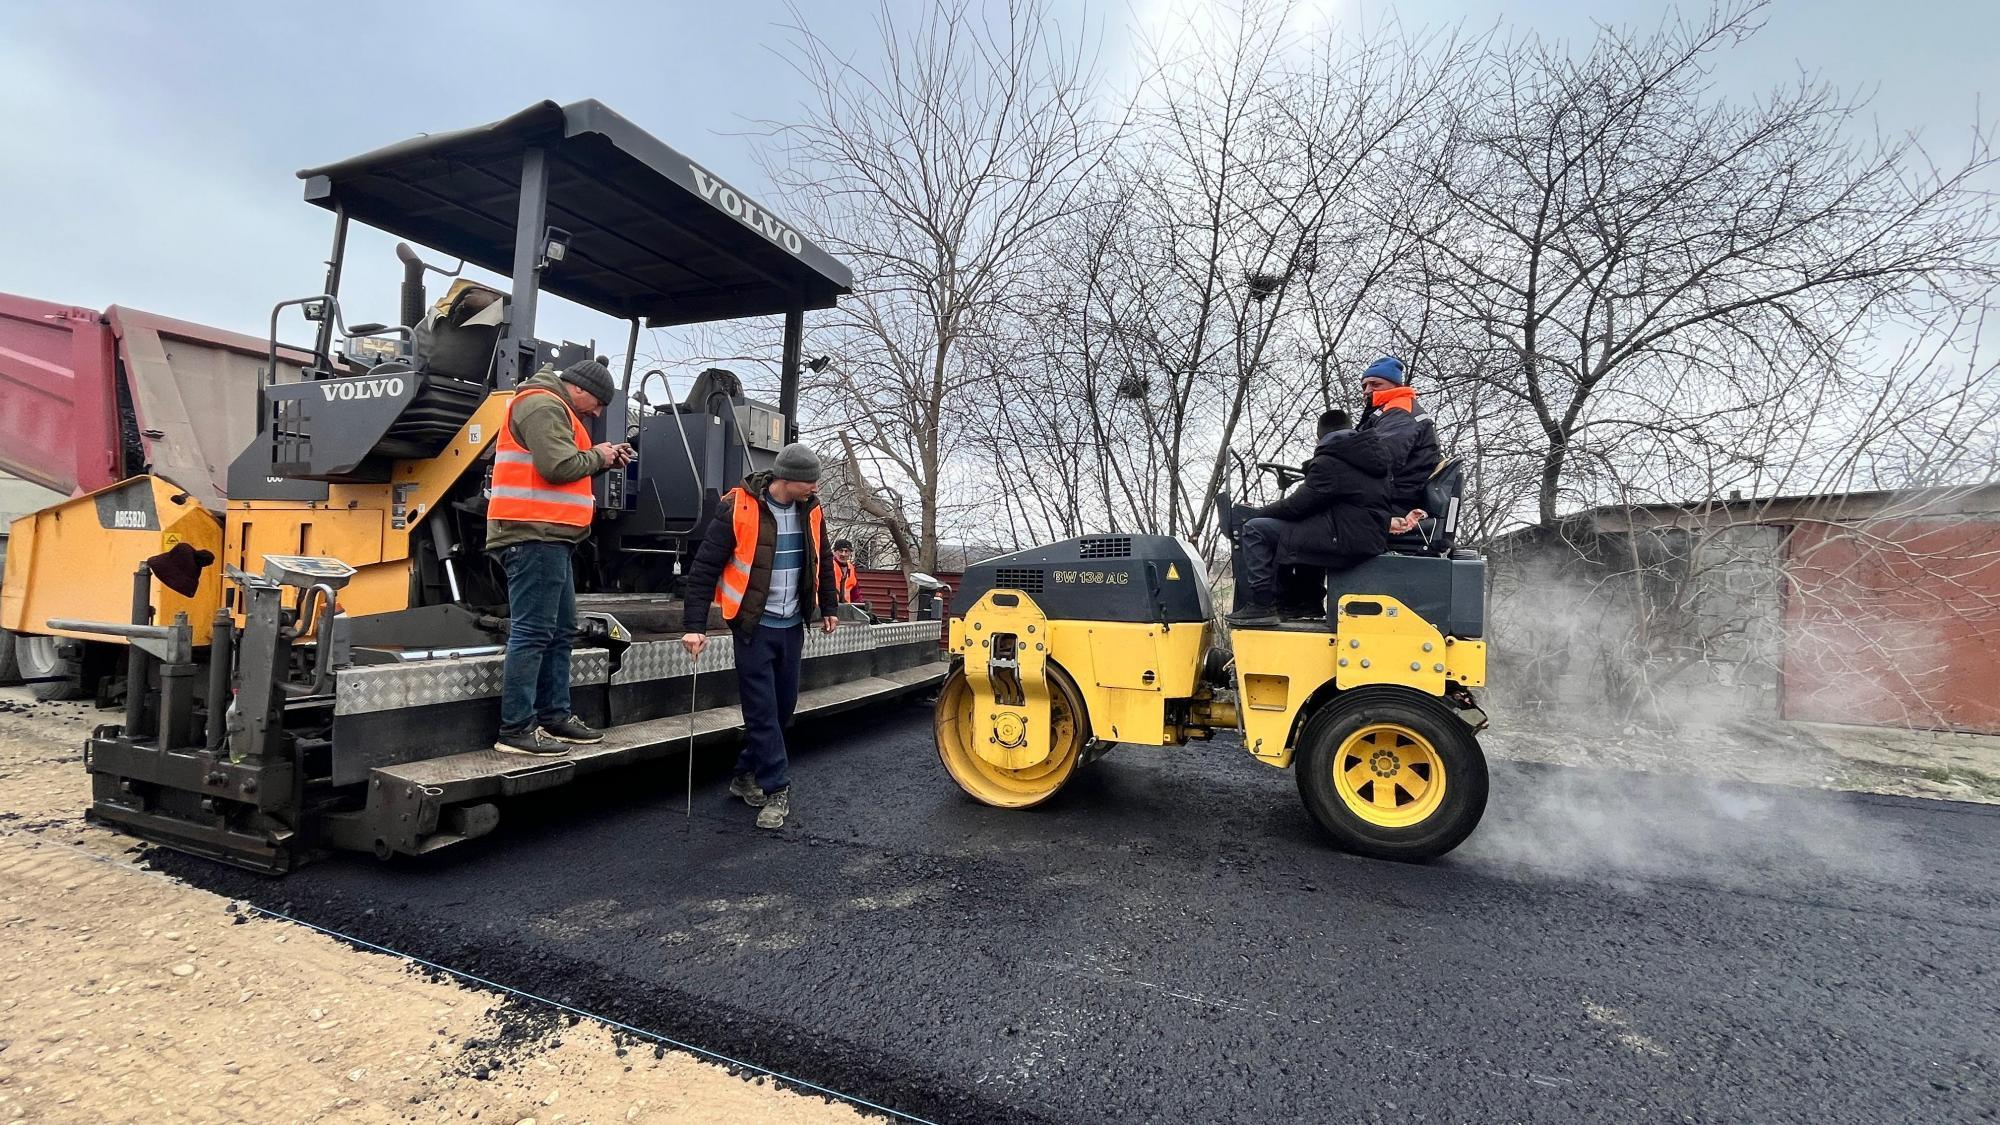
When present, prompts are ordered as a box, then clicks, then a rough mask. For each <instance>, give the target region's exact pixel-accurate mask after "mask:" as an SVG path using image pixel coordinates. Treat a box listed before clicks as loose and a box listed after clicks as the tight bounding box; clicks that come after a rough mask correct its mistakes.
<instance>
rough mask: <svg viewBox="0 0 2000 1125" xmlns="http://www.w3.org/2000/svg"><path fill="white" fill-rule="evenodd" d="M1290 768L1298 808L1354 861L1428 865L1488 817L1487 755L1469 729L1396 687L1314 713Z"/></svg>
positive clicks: (1348, 695)
mask: <svg viewBox="0 0 2000 1125" xmlns="http://www.w3.org/2000/svg"><path fill="white" fill-rule="evenodd" d="M1293 767H1294V768H1295V769H1296V770H1297V771H1298V775H1299V796H1300V797H1301V798H1303V799H1304V801H1305V805H1306V811H1308V812H1310V813H1311V814H1312V818H1313V819H1314V820H1315V821H1317V822H1318V823H1319V826H1320V828H1321V829H1323V830H1324V831H1325V832H1326V834H1327V835H1329V836H1331V837H1333V840H1334V843H1336V844H1338V845H1339V846H1340V847H1341V848H1343V849H1345V850H1347V851H1351V852H1354V853H1356V854H1358V855H1365V856H1372V857H1374V858H1376V859H1394V860H1403V861H1406V862H1412V863H1422V862H1424V861H1426V860H1431V859H1436V858H1437V857H1438V856H1441V855H1443V854H1445V853H1446V852H1448V851H1450V850H1451V849H1453V848H1455V847H1457V846H1458V845H1459V844H1460V843H1462V842H1464V840H1465V838H1466V837H1467V836H1469V835H1471V834H1472V830H1473V829H1474V828H1476V827H1478V825H1479V818H1480V816H1481V815H1482V814H1484V813H1485V811H1486V786H1487V779H1486V756H1485V755H1484V754H1482V753H1481V752H1480V750H1479V743H1478V741H1477V740H1476V739H1474V738H1473V736H1472V731H1471V730H1470V729H1469V728H1467V727H1466V725H1465V723H1463V722H1462V721H1460V720H1459V718H1458V717H1457V716H1456V715H1453V714H1452V713H1451V712H1450V711H1449V710H1447V709H1446V708H1445V706H1444V705H1443V704H1441V703H1439V702H1437V701H1436V700H1433V699H1431V698H1429V697H1427V696H1421V695H1416V694H1414V693H1411V692H1407V691H1398V690H1396V689H1394V688H1361V689H1359V690H1356V691H1351V692H1345V693H1343V694H1341V695H1340V696H1337V697H1336V698H1335V699H1334V700H1333V701H1332V702H1330V703H1328V704H1327V705H1326V706H1325V707H1323V708H1321V709H1320V711H1319V713H1318V714H1316V715H1314V716H1313V717H1312V718H1311V719H1310V720H1308V721H1307V723H1306V725H1305V729H1304V730H1303V731H1301V732H1300V734H1299V746H1298V755H1297V759H1296V761H1295V762H1294V763H1293Z"/></svg>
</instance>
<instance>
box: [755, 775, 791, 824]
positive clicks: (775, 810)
mask: <svg viewBox="0 0 2000 1125" xmlns="http://www.w3.org/2000/svg"><path fill="white" fill-rule="evenodd" d="M791 813H792V787H791V786H789V785H787V786H785V787H784V788H783V789H780V790H777V791H776V792H774V793H766V794H765V795H764V807H763V808H761V809H759V810H757V827H759V828H783V827H784V826H785V818H786V817H787V816H790V815H791Z"/></svg>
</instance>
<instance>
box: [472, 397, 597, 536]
mask: <svg viewBox="0 0 2000 1125" xmlns="http://www.w3.org/2000/svg"><path fill="white" fill-rule="evenodd" d="M529 395H549V396H550V397H552V398H554V399H555V400H556V401H557V402H562V396H561V395H558V394H556V393H555V392H554V391H545V390H527V391H522V392H520V393H519V394H516V395H515V396H514V401H512V402H510V403H508V404H507V420H506V421H505V422H504V423H502V424H501V426H500V440H499V442H498V448H497V449H495V451H494V453H493V493H492V495H491V496H489V497H488V498H487V501H486V518H487V519H493V520H517V521H520V522H524V523H554V524H562V525H564V526H566V527H589V526H590V521H591V518H592V517H593V516H595V515H596V514H597V493H596V491H595V490H593V489H592V488H591V485H590V478H589V477H578V478H577V479H576V480H573V481H571V482H569V483H568V484H556V483H554V482H553V481H550V480H548V479H547V478H545V477H543V476H542V474H540V473H538V472H536V471H535V455H534V454H533V453H530V452H529V451H528V447H527V446H525V445H522V444H521V440H520V439H519V438H517V437H515V436H514V407H515V406H517V405H519V404H520V402H521V400H522V399H524V398H527V397H528V396H529ZM563 409H564V410H565V411H568V413H569V428H570V432H571V433H572V434H573V435H575V437H576V447H577V448H578V449H589V448H590V431H589V430H587V429H585V428H584V426H583V420H582V419H580V418H578V417H577V416H576V411H574V410H570V408H569V403H566V402H564V403H563Z"/></svg>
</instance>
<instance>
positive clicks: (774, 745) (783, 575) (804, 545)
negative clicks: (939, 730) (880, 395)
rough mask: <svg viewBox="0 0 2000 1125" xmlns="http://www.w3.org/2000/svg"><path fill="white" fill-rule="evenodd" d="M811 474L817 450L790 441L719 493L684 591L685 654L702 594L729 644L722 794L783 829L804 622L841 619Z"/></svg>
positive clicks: (700, 635) (700, 630) (702, 642)
mask: <svg viewBox="0 0 2000 1125" xmlns="http://www.w3.org/2000/svg"><path fill="white" fill-rule="evenodd" d="M819 474H820V462H819V455H818V454H816V453H814V452H813V451H812V450H811V449H809V448H807V447H806V446H805V445H803V444H801V443H799V442H793V443H792V444H790V445H787V446H786V447H784V448H783V449H781V450H779V451H778V457H777V460H776V461H774V462H773V463H772V465H771V467H770V468H769V469H768V470H765V471H763V472H759V473H752V474H751V475H749V476H747V477H745V478H744V479H743V483H742V484H740V485H738V486H736V487H735V488H732V489H730V490H729V491H728V492H727V493H725V494H724V495H723V497H722V505H721V507H720V508H718V509H717V510H716V513H715V518H714V519H712V520H710V521H709V523H708V530H707V531H705V532H703V533H702V539H701V549H700V550H699V551H697V552H696V553H695V557H694V565H692V566H690V567H689V568H688V576H687V585H686V588H685V590H684V593H685V596H686V599H687V607H686V609H685V611H684V613H683V616H682V619H681V622H682V623H681V628H682V630H683V634H682V636H681V646H682V647H683V648H685V649H687V651H688V655H690V656H693V657H695V658H697V659H699V658H700V656H701V652H702V649H704V648H706V647H707V646H708V613H709V609H708V607H709V602H710V599H713V600H714V602H715V604H717V605H719V606H720V607H721V608H722V618H723V620H724V621H725V622H727V623H728V625H729V631H730V633H731V634H732V635H733V638H734V640H735V643H736V650H735V656H736V689H737V694H738V695H739V697H740V698H741V700H742V703H743V752H742V753H741V754H739V755H738V756H737V758H736V776H735V778H734V779H733V780H731V781H730V783H729V792H730V794H731V795H732V796H736V797H741V798H743V802H744V803H745V804H747V805H750V806H751V807H753V808H755V809H757V827H759V828H782V827H784V825H785V818H786V817H787V816H789V815H790V814H791V810H792V783H791V777H790V773H789V768H790V764H789V756H788V755H787V754H786V752H785V724H787V723H789V722H791V721H792V710H793V708H794V707H796V706H797V705H798V701H799V665H800V663H801V662H802V660H803V659H804V655H805V631H806V625H807V623H808V622H815V623H817V624H818V625H819V627H820V629H821V630H822V631H824V632H828V633H831V632H833V631H834V629H835V628H836V627H837V626H838V625H839V624H840V618H839V616H838V613H839V605H840V603H839V595H838V594H837V592H836V589H835V583H834V577H833V552H831V551H829V550H827V549H826V515H825V513H824V512H822V511H821V510H820V506H819V498H818V496H817V495H816V494H817V493H818V491H819Z"/></svg>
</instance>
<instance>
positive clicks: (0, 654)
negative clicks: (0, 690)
mask: <svg viewBox="0 0 2000 1125" xmlns="http://www.w3.org/2000/svg"><path fill="white" fill-rule="evenodd" d="M20 682H21V662H20V661H19V660H18V659H16V658H15V656H14V634H13V633H11V632H9V631H8V630H6V629H0V687H6V686H8V685H9V684H18V683H20Z"/></svg>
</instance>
